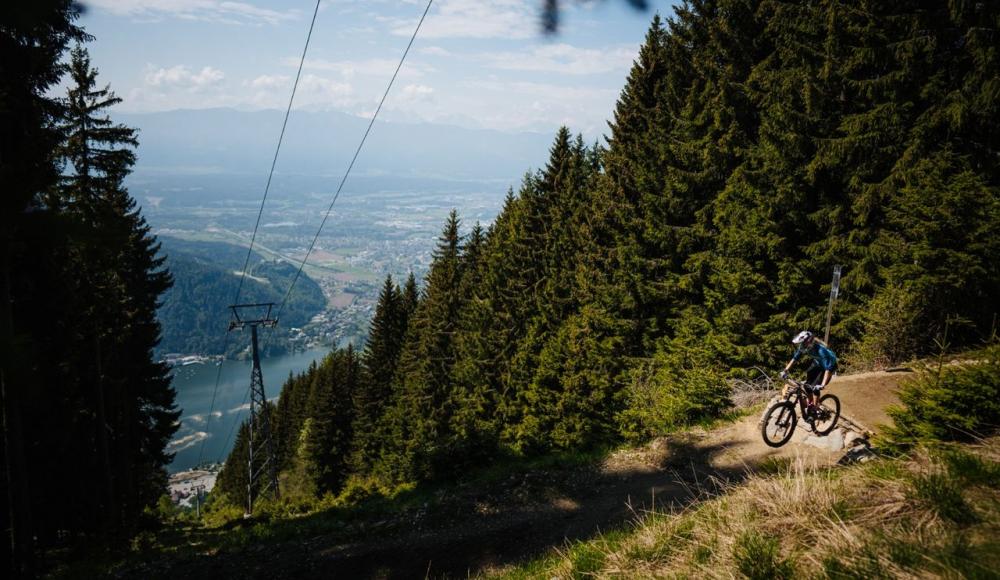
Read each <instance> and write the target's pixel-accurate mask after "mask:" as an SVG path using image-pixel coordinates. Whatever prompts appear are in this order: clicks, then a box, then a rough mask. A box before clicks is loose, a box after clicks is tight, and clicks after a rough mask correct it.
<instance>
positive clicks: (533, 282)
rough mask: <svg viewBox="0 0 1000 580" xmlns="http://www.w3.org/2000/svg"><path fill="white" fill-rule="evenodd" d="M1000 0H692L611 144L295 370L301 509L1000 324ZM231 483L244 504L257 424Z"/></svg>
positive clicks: (624, 110) (534, 186)
mask: <svg viewBox="0 0 1000 580" xmlns="http://www.w3.org/2000/svg"><path fill="white" fill-rule="evenodd" d="M998 25H1000V7H998V6H997V5H996V4H995V3H985V2H979V3H962V2H920V1H913V0H911V1H907V0H900V1H898V2H891V3H887V2H872V3H861V4H856V3H842V2H819V3H816V2H804V1H775V0H719V1H715V0H694V1H689V2H684V3H683V4H682V5H681V6H679V7H678V8H677V10H676V13H675V15H674V16H672V17H671V18H669V19H667V20H665V21H664V20H662V19H661V18H660V17H658V16H657V17H656V18H654V19H653V22H652V25H651V26H650V29H649V32H648V34H647V36H646V40H645V43H644V45H643V46H642V48H641V50H640V53H639V55H638V58H637V59H636V61H635V63H634V65H633V67H632V69H631V71H630V73H629V76H628V80H627V82H626V85H625V87H624V88H623V89H622V92H621V96H620V98H619V100H618V103H617V106H616V108H615V111H614V119H613V121H612V122H611V124H610V129H609V133H608V135H607V137H606V144H595V145H588V144H585V143H584V142H582V140H581V139H580V138H574V137H573V136H572V134H571V132H570V130H569V129H566V128H564V129H562V130H560V131H559V133H558V135H557V136H556V138H555V141H554V144H553V145H552V148H551V151H550V156H549V159H548V161H547V162H546V163H545V165H544V169H542V170H540V171H536V172H531V173H528V174H527V175H525V177H524V179H523V181H522V183H521V185H520V187H519V188H518V190H517V191H516V192H514V191H512V192H511V193H510V195H509V196H508V198H507V201H506V204H505V206H504V209H503V211H502V212H501V214H500V215H499V217H498V218H497V219H496V221H495V222H494V223H493V224H491V225H490V226H489V228H487V229H483V228H480V227H479V226H478V225H476V226H474V227H473V228H471V230H469V231H468V233H466V234H463V233H462V232H463V231H466V230H463V228H462V225H461V224H460V219H459V216H458V215H456V214H454V213H453V214H452V216H451V218H450V219H449V220H448V222H447V223H446V224H445V227H444V230H443V232H442V235H441V237H440V240H439V242H438V246H437V249H436V252H435V254H434V261H433V264H432V266H431V268H430V271H429V273H428V275H427V278H426V280H425V281H424V284H423V288H422V290H421V291H420V292H419V293H417V292H416V288H415V287H414V285H413V284H412V283H411V284H407V285H406V287H405V288H403V289H401V288H399V287H398V285H397V284H396V283H395V282H394V281H392V280H386V284H385V287H384V289H383V291H382V294H381V297H380V301H379V305H378V310H377V312H376V315H375V319H374V321H373V324H372V329H371V335H370V337H369V340H368V343H367V345H366V347H365V350H364V352H362V353H360V354H357V353H354V352H352V351H346V352H345V351H338V352H335V353H333V354H332V355H331V356H330V357H329V358H328V359H327V360H326V361H324V363H323V364H321V365H319V366H317V367H316V368H313V369H310V370H309V372H307V373H306V374H304V375H303V376H300V377H295V378H292V379H290V380H289V382H288V383H287V384H286V386H285V389H284V391H283V392H282V395H281V398H280V399H279V401H278V403H277V405H276V407H275V408H274V409H273V410H272V412H273V413H274V419H275V421H274V424H275V425H276V430H277V435H276V437H277V438H278V440H279V445H278V449H279V450H280V451H279V455H280V462H281V465H282V466H283V468H284V475H283V481H284V482H285V484H286V486H288V487H289V489H290V490H292V495H293V496H294V495H295V494H302V495H303V496H315V495H318V494H323V493H334V494H336V493H339V492H342V491H343V490H344V489H345V486H346V488H347V490H348V492H347V493H357V492H359V491H360V490H376V489H386V488H391V487H392V486H395V485H397V484H400V483H405V482H414V481H420V480H426V479H430V478H437V477H442V476H447V475H449V474H450V473H453V472H455V471H456V470H459V469H462V468H463V467H465V466H468V465H470V464H476V463H480V462H483V461H485V460H487V459H489V458H491V457H496V456H500V455H510V454H513V455H526V454H538V453H544V452H549V451H553V450H566V449H580V448H586V447H592V446H596V445H599V444H602V443H606V442H615V441H621V440H623V439H630V438H643V437H645V436H648V435H651V434H654V433H658V432H661V431H663V430H664V429H667V428H670V427H674V426H678V425H684V424H687V423H690V422H692V421H695V420H698V419H701V418H704V417H708V416H712V415H716V414H719V413H721V412H722V411H724V410H725V409H726V408H727V405H728V400H727V399H728V395H727V389H726V382H725V379H726V378H727V377H731V376H733V375H739V374H740V373H741V372H743V369H747V368H748V367H751V366H753V365H762V366H764V367H772V368H773V367H774V365H775V363H776V361H778V360H781V359H786V358H787V356H788V354H789V350H790V349H789V345H788V341H789V339H790V338H791V336H792V334H793V333H794V332H796V331H798V330H800V329H803V328H811V329H821V328H822V324H823V320H824V316H825V306H826V299H827V296H828V294H829V290H830V288H829V280H830V275H831V271H832V269H833V266H834V265H843V266H844V276H843V282H842V288H841V295H840V302H839V303H838V307H837V311H836V315H835V319H834V326H833V332H832V343H833V346H834V348H835V349H836V350H837V351H838V352H839V353H840V354H841V356H842V359H843V361H845V362H846V363H847V364H857V365H867V364H880V363H883V364H884V363H889V362H894V361H898V360H903V359H906V358H907V357H910V356H913V355H917V354H921V353H924V352H926V351H928V350H930V349H933V348H935V345H934V338H935V337H942V336H943V335H944V333H945V331H946V330H947V333H948V340H949V341H950V343H951V344H952V345H961V344H972V343H976V342H978V341H980V340H982V339H985V338H987V337H988V336H990V335H991V333H993V332H995V326H996V297H997V296H998V295H1000V292H998V290H1000V260H998V257H997V256H998V255H1000V253H998V252H1000V236H998V234H1000V198H998V190H997V187H998V186H1000V175H998V170H997V167H998V164H997V161H998V154H1000V133H998V131H997V128H998V127H1000V116H998V113H1000V111H998V108H1000V59H998V54H997V50H996V46H997V42H996V39H997V35H998ZM241 441H243V443H240V444H238V445H237V447H236V448H235V450H234V452H233V455H232V456H231V457H230V460H229V461H228V463H227V468H226V469H225V470H224V472H223V474H222V476H221V479H220V484H219V490H220V491H221V492H222V494H221V498H222V503H224V502H226V501H228V502H232V503H235V504H236V505H242V502H243V501H244V497H245V493H246V492H245V487H244V486H245V481H242V480H240V478H242V477H245V474H242V471H244V470H245V468H244V467H243V466H245V465H246V462H245V459H243V457H242V454H244V453H245V448H246V447H245V437H243V438H241Z"/></svg>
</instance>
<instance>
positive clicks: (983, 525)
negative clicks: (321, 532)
mask: <svg viewBox="0 0 1000 580" xmlns="http://www.w3.org/2000/svg"><path fill="white" fill-rule="evenodd" d="M998 456H1000V443H998V441H997V440H994V441H991V442H987V443H984V444H982V445H979V446H966V447H963V448H960V449H953V450H951V451H949V452H946V453H944V454H942V453H940V452H935V455H930V454H929V453H928V452H924V451H921V452H918V453H916V454H914V455H913V456H911V457H909V458H907V459H896V460H881V461H878V462H875V463H870V464H866V465H859V466H854V467H850V468H840V469H832V470H830V469H818V468H815V467H812V466H807V465H806V464H805V463H803V462H801V461H798V462H792V463H791V464H789V465H787V466H784V467H783V468H781V469H780V471H779V472H778V473H775V474H772V475H759V474H758V475H751V476H750V477H749V478H748V479H747V480H746V481H745V482H743V483H742V484H739V485H729V486H725V487H723V488H722V491H721V492H720V493H717V494H715V495H714V496H713V497H706V498H705V499H704V501H701V502H698V503H696V504H694V505H693V506H692V507H691V508H689V509H687V510H684V511H681V512H678V513H653V514H645V515H643V516H641V517H640V518H638V520H637V522H636V525H635V527H634V528H633V529H631V530H625V531H619V532H617V533H612V534H604V535H602V536H600V537H598V538H596V539H594V540H590V541H587V542H580V543H576V544H573V545H570V546H567V547H565V548H564V549H562V550H560V551H558V552H557V553H555V554H552V555H550V556H549V557H547V558H544V559H542V560H538V561H535V562H531V563H529V564H527V565H525V566H522V567H519V568H515V569H508V570H505V571H498V572H497V573H496V574H497V575H500V576H506V577H512V578H581V577H599V578H624V577H627V578H636V577H708V578H733V577H749V578H781V577H821V578H822V577H828V578H848V577H850V578H853V577H887V578H914V577H927V576H932V577H935V576H944V577H984V578H997V577H1000V556H998V552H1000V507H998V506H1000V489H998V486H1000V464H998V463H996V462H995V460H996V458H997V457H998ZM706 493H707V492H706Z"/></svg>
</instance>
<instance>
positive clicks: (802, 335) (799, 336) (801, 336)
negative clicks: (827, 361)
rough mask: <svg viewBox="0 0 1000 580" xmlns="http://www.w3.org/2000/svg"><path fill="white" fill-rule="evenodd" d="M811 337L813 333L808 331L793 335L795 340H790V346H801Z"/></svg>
mask: <svg viewBox="0 0 1000 580" xmlns="http://www.w3.org/2000/svg"><path fill="white" fill-rule="evenodd" d="M812 337H813V333H811V332H809V331H808V330H803V331H802V332H800V333H798V334H797V335H795V338H793V339H792V344H802V343H803V342H805V341H807V340H809V339H810V338H812Z"/></svg>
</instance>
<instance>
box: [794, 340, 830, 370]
mask: <svg viewBox="0 0 1000 580" xmlns="http://www.w3.org/2000/svg"><path fill="white" fill-rule="evenodd" d="M802 355H806V356H808V357H809V358H811V359H812V360H813V364H814V365H819V366H821V367H823V370H826V371H832V370H834V369H836V368H837V355H836V354H834V353H833V351H832V350H830V349H829V348H827V347H825V346H823V345H822V344H820V343H818V342H815V341H814V342H813V343H812V346H810V347H809V348H803V347H802V346H801V345H799V348H797V349H795V354H793V355H792V360H795V361H797V360H799V358H801V357H802Z"/></svg>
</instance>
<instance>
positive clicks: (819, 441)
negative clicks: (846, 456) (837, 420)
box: [803, 429, 844, 451]
mask: <svg viewBox="0 0 1000 580" xmlns="http://www.w3.org/2000/svg"><path fill="white" fill-rule="evenodd" d="M803 443H805V444H806V445H812V446H813V447H818V448H820V449H826V450H827V451H840V450H841V449H843V448H844V430H843V429H834V430H833V431H831V432H830V434H829V435H826V436H821V435H809V436H807V437H806V438H805V440H804V441H803Z"/></svg>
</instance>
